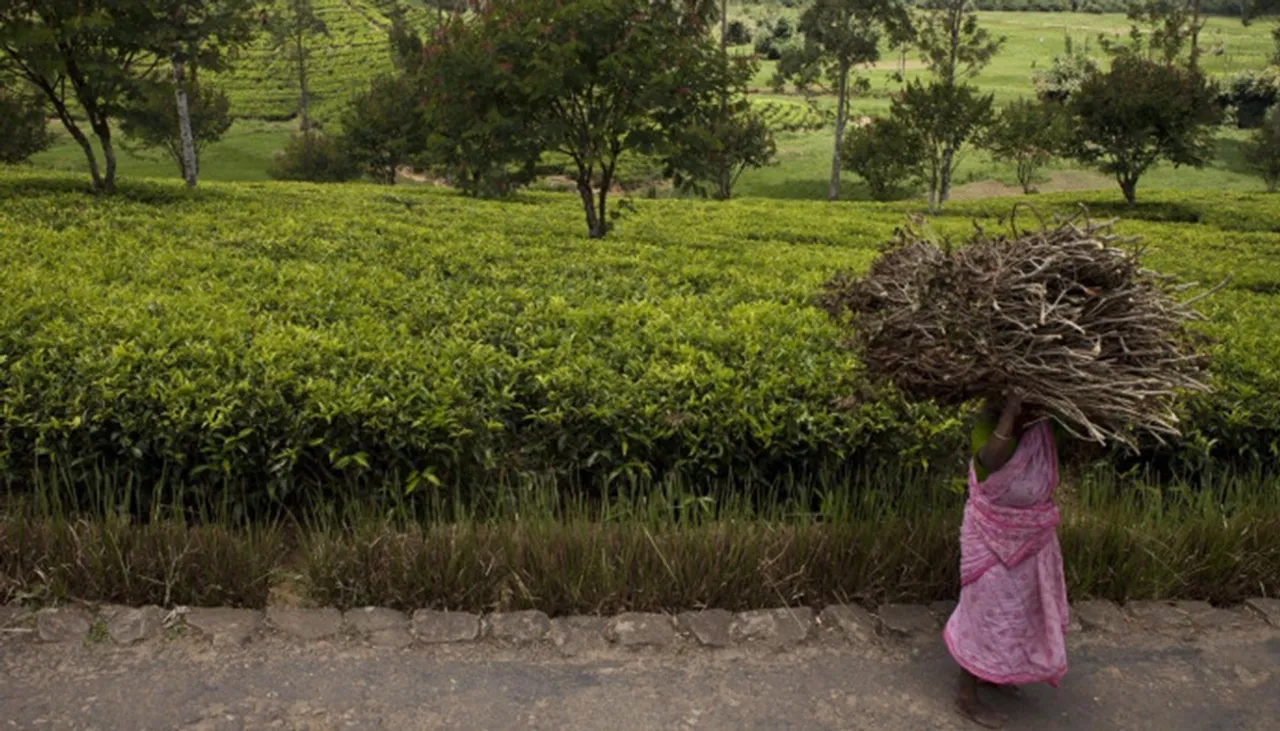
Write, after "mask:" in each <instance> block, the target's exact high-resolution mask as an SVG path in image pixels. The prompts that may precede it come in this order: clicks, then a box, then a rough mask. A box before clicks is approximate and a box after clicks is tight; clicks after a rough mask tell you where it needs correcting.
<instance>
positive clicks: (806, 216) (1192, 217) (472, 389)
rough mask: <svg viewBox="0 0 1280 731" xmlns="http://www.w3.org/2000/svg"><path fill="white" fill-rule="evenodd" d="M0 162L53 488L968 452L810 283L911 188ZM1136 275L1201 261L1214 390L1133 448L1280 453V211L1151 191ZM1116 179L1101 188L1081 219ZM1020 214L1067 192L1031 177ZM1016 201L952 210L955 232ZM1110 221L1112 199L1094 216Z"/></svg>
mask: <svg viewBox="0 0 1280 731" xmlns="http://www.w3.org/2000/svg"><path fill="white" fill-rule="evenodd" d="M82 187H83V186H82V181H80V180H79V179H77V178H61V177H52V176H38V175H32V174H27V173H17V172H12V171H10V172H4V173H0V232H2V233H0V475H2V476H3V478H4V479H5V481H6V482H7V483H8V484H9V485H10V486H16V487H18V488H20V489H21V488H22V487H24V486H29V485H31V484H33V483H34V482H35V481H36V479H37V478H40V479H44V478H46V477H49V476H53V477H56V478H58V479H60V480H63V481H69V482H70V483H72V484H80V483H84V484H90V483H94V482H95V481H98V482H100V481H101V480H102V479H103V476H104V475H108V476H111V477H112V478H113V479H121V478H122V476H124V477H125V478H127V479H128V480H129V481H130V484H136V485H140V486H142V485H153V484H157V483H159V482H169V483H174V482H179V483H183V484H190V485H212V486H216V485H226V484H231V483H234V484H236V485H239V486H240V487H241V488H242V489H247V490H249V491H250V492H254V493H260V494H261V495H272V496H275V497H279V496H280V495H286V494H294V495H298V494H305V493H307V491H310V490H312V489H313V488H316V487H320V486H326V485H335V484H369V485H386V484H395V485H397V486H401V487H404V488H405V489H428V488H430V489H444V488H448V487H450V486H455V487H458V486H460V487H462V488H466V489H472V488H477V487H480V486H483V485H487V484H494V483H496V482H500V481H503V480H507V479H509V478H511V477H513V476H517V475H528V474H538V475H546V474H553V475H556V476H558V477H559V478H563V479H567V480H570V481H573V482H576V483H579V484H589V485H602V484H606V483H609V482H610V481H613V480H619V479H624V478H629V477H653V478H657V477H662V476H665V475H671V474H675V473H679V475H681V476H682V477H687V478H693V479H694V480H697V479H702V478H707V477H712V476H714V477H716V478H718V479H719V478H726V477H733V478H736V477H738V476H742V477H748V476H750V477H761V478H774V477H778V476H781V475H787V476H792V477H794V476H797V475H806V474H815V473H823V472H824V471H826V472H829V473H834V472H832V471H838V470H840V469H844V468H857V467H860V466H866V465H869V464H877V465H878V464H883V463H886V462H891V461H897V462H901V461H904V460H905V461H910V462H912V463H914V464H917V465H918V464H921V463H930V464H932V465H934V466H941V468H942V469H944V470H955V471H957V472H958V471H959V469H960V459H961V452H962V450H961V447H960V445H961V444H963V442H964V435H965V428H966V426H965V418H964V415H963V414H960V413H955V412H942V411H939V410H937V409H936V408H933V407H931V406H928V405H920V404H908V403H904V402H903V401H902V400H901V399H899V398H897V397H896V396H895V395H894V394H892V393H889V392H886V391H883V390H882V389H879V388H878V387H874V386H872V385H871V384H870V383H869V382H868V380H867V378H866V376H865V374H863V373H862V372H861V371H860V370H859V368H858V364H857V363H856V362H855V361H854V359H853V358H852V356H851V355H850V354H849V353H848V352H846V351H845V350H843V349H842V348H841V347H840V346H839V344H838V343H837V331H836V329H835V328H834V327H833V326H832V324H831V323H830V322H828V320H827V316H826V315H825V314H824V313H822V312H821V311H819V310H818V309H817V308H815V307H813V306H812V304H811V298H812V295H813V294H814V292H815V291H816V290H817V289H818V288H819V286H820V285H821V283H822V282H823V281H824V280H825V279H826V278H828V277H829V276H830V275H831V273H832V272H834V271H836V270H839V269H848V268H851V269H858V268H861V267H865V266H867V265H868V263H869V262H870V261H871V260H872V258H873V257H874V256H875V253H876V251H877V247H878V246H879V244H880V243H881V242H883V241H884V240H886V238H887V237H888V236H889V234H890V233H891V232H892V230H893V228H894V227H895V226H896V225H897V224H899V223H900V222H901V221H902V219H903V217H904V215H905V214H906V213H907V212H908V211H909V210H910V209H911V206H910V205H908V204H895V205H878V204H843V203H842V204H836V205H831V204H826V203H818V202H781V201H773V200H768V201H766V200H742V201H733V202H729V203H714V202H700V201H689V200H636V201H635V210H634V211H633V212H631V213H628V214H626V215H624V217H623V218H622V219H621V220H620V221H619V223H618V228H617V230H616V231H615V232H614V233H613V234H611V236H610V238H608V239H606V240H604V241H591V240H587V239H586V238H584V237H583V235H582V226H581V220H580V215H581V213H580V211H579V210H578V204H577V202H576V199H575V198H574V197H573V196H570V195H564V194H554V193H528V194H525V195H524V196H522V197H520V198H518V199H517V200H515V201H509V202H490V201H475V200H469V199H465V198H462V197H459V196H457V195H455V194H452V193H449V192H444V191H440V190H435V189H426V188H383V187H375V186H368V185H346V186H330V187H318V186H309V185H302V184H279V183H257V184H248V183H246V184H225V185H219V184H209V185H205V186H202V187H201V188H200V189H199V190H198V191H195V192H194V193H190V194H189V193H187V192H186V191H185V190H183V189H182V188H180V187H179V186H176V185H168V184H161V183H147V184H130V185H128V186H126V187H125V189H124V191H123V192H122V193H121V194H120V195H118V196H116V197H114V198H98V197H94V196H91V195H88V194H86V193H85V192H84V191H83V189H82ZM1148 197H1149V198H1150V199H1151V200H1152V203H1150V204H1148V205H1146V206H1144V207H1143V208H1140V209H1138V211H1137V212H1136V215H1137V216H1139V217H1146V218H1149V219H1150V220H1132V221H1129V222H1127V223H1125V224H1124V228H1125V230H1127V231H1131V232H1141V233H1144V234H1146V235H1147V236H1148V237H1149V239H1150V241H1151V242H1152V243H1153V244H1154V248H1153V249H1152V250H1151V251H1150V253H1149V259H1148V260H1149V261H1150V263H1151V264H1152V265H1153V266H1156V267H1158V268H1161V269H1165V270H1168V271H1171V272H1176V273H1178V274H1181V275H1184V276H1187V277H1194V278H1199V279H1204V280H1206V281H1216V280H1218V279H1219V278H1221V277H1223V276H1225V275H1227V274H1233V275H1234V277H1235V278H1234V279H1233V280H1232V282H1231V283H1230V284H1229V285H1228V286H1227V288H1226V289H1224V290H1223V291H1222V292H1220V293H1219V294H1217V295H1216V296H1215V297H1214V298H1212V299H1211V300H1209V301H1208V303H1207V304H1206V311H1207V312H1208V313H1209V314H1210V315H1211V318H1212V319H1211V321H1210V322H1209V323H1207V324H1206V330H1207V331H1208V332H1209V333H1211V334H1213V335H1215V336H1216V337H1217V338H1218V342H1217V344H1216V345H1215V346H1214V373H1215V378H1216V380H1217V384H1216V385H1217V386H1218V389H1219V390H1218V391H1217V392H1216V393H1215V394H1214V395H1212V396H1210V397H1207V398H1205V399H1202V400H1200V401H1197V402H1195V403H1194V404H1192V405H1190V406H1189V408H1188V419H1189V421H1188V425H1187V426H1188V434H1189V438H1188V440H1187V441H1186V442H1185V443H1182V444H1178V445H1171V446H1166V447H1153V448H1152V449H1151V450H1150V451H1149V452H1147V453H1146V454H1144V459H1148V460H1158V461H1160V462H1162V463H1167V464H1177V465H1181V466H1190V467H1195V466H1197V465H1202V464H1204V463H1205V462H1206V461H1210V460H1211V461H1214V462H1218V463H1231V464H1240V465H1242V466H1249V467H1251V468H1252V467H1256V466H1259V465H1261V466H1265V465H1266V464H1268V463H1269V461H1270V460H1273V459H1274V458H1275V457H1276V456H1277V445H1280V371H1278V370H1277V366H1276V363H1277V360H1278V356H1280V300H1278V299H1277V297H1280V220H1278V219H1280V214H1278V213H1277V212H1276V210H1275V209H1276V208H1277V206H1275V205H1274V200H1271V199H1267V198H1266V197H1265V196H1261V195H1258V196H1250V195H1211V196H1205V195H1200V194H1198V195H1197V196H1196V198H1195V199H1194V200H1193V199H1191V198H1185V199H1183V198H1180V197H1178V196H1174V195H1165V196H1163V197H1161V196H1160V195H1157V194H1154V193H1153V194H1151V195H1149V196H1148ZM1111 198H1114V196H1102V195H1101V194H1099V195H1098V196H1097V201H1096V205H1097V207H1098V209H1100V210H1102V209H1105V208H1106V205H1107V203H1106V201H1110V200H1111ZM1038 200H1039V203H1040V205H1041V206H1042V207H1050V208H1051V207H1053V206H1055V205H1059V206H1069V205H1071V204H1072V203H1073V202H1074V201H1075V199H1074V198H1065V197H1051V196H1042V197H1040V198H1039V199H1038ZM1008 207H1009V203H1008V201H999V202H984V203H978V204H972V205H968V206H955V207H953V208H951V209H950V210H949V213H948V214H947V215H945V216H943V217H941V218H940V219H938V220H937V221H936V224H935V225H936V227H937V228H938V230H939V231H940V232H941V233H952V234H961V233H963V232H964V231H965V230H967V229H968V227H969V226H971V225H972V224H971V221H970V218H969V217H970V216H981V217H982V218H983V222H984V224H985V225H987V226H998V225H1000V223H999V222H998V221H997V217H998V216H1000V215H1005V214H1007V212H1008ZM1103 212H1105V211H1103Z"/></svg>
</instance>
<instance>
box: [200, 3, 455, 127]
mask: <svg viewBox="0 0 1280 731" xmlns="http://www.w3.org/2000/svg"><path fill="white" fill-rule="evenodd" d="M313 4H314V7H315V10H316V15H317V16H318V17H319V18H320V20H321V21H322V22H323V23H324V24H325V27H326V28H327V30H328V35H327V36H324V37H321V38H320V39H318V41H317V44H316V47H315V48H314V49H312V53H311V59H310V63H311V68H310V71H309V76H310V79H311V91H312V95H313V101H312V114H313V115H315V117H316V118H317V119H318V120H319V121H321V122H322V123H323V122H325V121H329V120H331V119H332V118H333V117H335V116H336V114H337V112H338V110H340V109H341V107H342V105H343V104H344V103H345V102H346V101H347V100H348V99H349V98H350V97H351V96H352V95H353V94H355V93H357V92H358V91H360V90H361V89H363V87H364V86H365V85H366V84H367V83H368V82H369V80H370V79H372V78H373V77H374V76H376V75H377V74H379V73H382V72H385V71H390V70H391V67H392V66H391V53H390V50H389V48H388V45H387V28H388V27H389V26H390V20H389V19H388V16H387V13H388V11H389V10H390V9H391V8H392V7H393V6H394V3H392V2H390V0H313ZM400 4H401V5H406V6H408V10H409V20H410V22H411V23H414V24H416V25H419V26H423V25H425V24H427V23H430V22H431V20H432V18H433V17H434V16H433V15H431V14H430V13H428V12H427V11H426V9H425V8H424V7H423V6H422V4H421V2H419V1H418V0H413V1H412V2H401V3H400ZM295 74H296V72H295V70H294V69H293V68H292V65H291V64H290V63H289V61H288V59H287V58H286V57H285V55H284V54H283V53H281V52H279V51H276V50H273V49H272V48H271V43H270V41H269V39H268V38H267V37H266V36H265V35H264V36H263V37H260V38H259V39H258V40H257V41H256V42H255V43H254V44H253V45H251V46H250V47H249V48H247V49H246V50H244V51H243V52H242V53H241V57H240V59H239V60H238V61H237V63H236V64H235V66H234V67H233V68H232V69H231V70H230V71H229V72H227V73H225V74H220V75H219V76H218V77H217V83H218V85H219V86H221V87H222V88H223V89H224V90H225V91H226V92H227V95H228V96H229V97H230V98H231V104H232V114H234V115H235V116H237V117H241V118H250V119H268V120H273V119H274V120H279V119H290V118H292V117H294V116H295V115H296V114H297V113H298V97H299V94H298V84H297V81H296V75H295Z"/></svg>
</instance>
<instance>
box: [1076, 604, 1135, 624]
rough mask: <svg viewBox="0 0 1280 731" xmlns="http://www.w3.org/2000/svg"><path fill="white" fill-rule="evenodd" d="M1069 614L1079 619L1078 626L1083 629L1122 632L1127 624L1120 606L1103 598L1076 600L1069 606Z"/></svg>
mask: <svg viewBox="0 0 1280 731" xmlns="http://www.w3.org/2000/svg"><path fill="white" fill-rule="evenodd" d="M1071 614H1072V615H1073V616H1075V617H1076V618H1077V619H1078V620H1079V621H1080V627H1081V628H1082V629H1084V630H1097V631H1099V632H1123V631H1124V629H1125V625H1126V624H1127V623H1126V621H1125V618H1124V613H1122V612H1121V611H1120V607H1118V606H1116V604H1115V602H1109V601H1105V600H1099V599H1091V600H1089V601H1083V602H1076V603H1075V604H1073V605H1072V606H1071Z"/></svg>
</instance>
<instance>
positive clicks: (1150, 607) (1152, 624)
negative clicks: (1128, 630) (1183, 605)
mask: <svg viewBox="0 0 1280 731" xmlns="http://www.w3.org/2000/svg"><path fill="white" fill-rule="evenodd" d="M1124 611H1125V612H1126V613H1128V615H1129V616H1130V617H1132V618H1133V619H1134V621H1135V622H1136V623H1137V624H1138V628H1139V629H1142V630H1146V631H1149V632H1156V633H1162V634H1171V633H1176V634H1183V633H1186V632H1187V631H1189V630H1190V629H1191V616H1190V615H1188V614H1187V613H1186V612H1184V611H1182V610H1180V609H1178V608H1177V607H1176V606H1174V604H1173V602H1161V601H1136V602H1129V603H1127V604H1125V607H1124Z"/></svg>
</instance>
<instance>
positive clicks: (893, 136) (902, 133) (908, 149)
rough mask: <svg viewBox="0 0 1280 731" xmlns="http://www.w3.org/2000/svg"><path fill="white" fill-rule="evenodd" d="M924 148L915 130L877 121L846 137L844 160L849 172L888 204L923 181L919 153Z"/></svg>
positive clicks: (891, 122) (899, 123) (893, 121)
mask: <svg viewBox="0 0 1280 731" xmlns="http://www.w3.org/2000/svg"><path fill="white" fill-rule="evenodd" d="M922 144H923V143H922V142H921V140H919V139H918V138H917V137H916V136H915V130H913V129H911V128H909V127H907V126H906V125H904V124H902V123H901V122H898V121H897V120H894V119H890V118H884V117H877V118H876V119H873V120H871V123H870V124H866V125H862V126H860V127H855V128H853V129H852V130H850V131H849V133H848V134H846V135H845V138H844V143H843V145H842V147H841V149H840V160H841V163H842V164H843V165H844V168H845V169H846V170H848V171H850V172H853V173H855V174H857V175H858V176H859V177H861V178H862V179H863V180H865V181H866V183H867V187H868V188H869V189H870V190H871V197H872V198H874V199H876V200H878V201H886V200H890V199H892V198H893V197H894V196H895V195H896V194H897V193H898V192H899V191H900V190H902V189H903V188H906V187H909V186H911V185H914V184H915V183H916V181H917V180H918V179H919V177H920V174H921V162H920V156H919V154H918V153H917V149H918V148H919V147H920V146H921V145H922Z"/></svg>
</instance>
